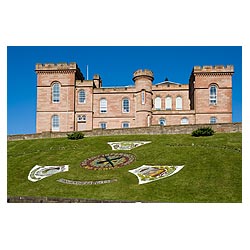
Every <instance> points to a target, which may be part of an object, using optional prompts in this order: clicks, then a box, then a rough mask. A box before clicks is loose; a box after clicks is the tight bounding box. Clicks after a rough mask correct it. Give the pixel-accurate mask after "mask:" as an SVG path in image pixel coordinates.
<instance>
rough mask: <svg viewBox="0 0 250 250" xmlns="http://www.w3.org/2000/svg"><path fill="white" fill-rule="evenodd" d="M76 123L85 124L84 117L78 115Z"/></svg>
mask: <svg viewBox="0 0 250 250" xmlns="http://www.w3.org/2000/svg"><path fill="white" fill-rule="evenodd" d="M77 121H78V122H86V115H78V116H77Z"/></svg>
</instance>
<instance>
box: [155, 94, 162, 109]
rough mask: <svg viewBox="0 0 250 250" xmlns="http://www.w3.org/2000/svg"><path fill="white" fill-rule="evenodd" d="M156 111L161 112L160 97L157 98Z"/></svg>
mask: <svg viewBox="0 0 250 250" xmlns="http://www.w3.org/2000/svg"><path fill="white" fill-rule="evenodd" d="M155 109H156V110H161V98H160V97H159V96H157V97H156V98H155Z"/></svg>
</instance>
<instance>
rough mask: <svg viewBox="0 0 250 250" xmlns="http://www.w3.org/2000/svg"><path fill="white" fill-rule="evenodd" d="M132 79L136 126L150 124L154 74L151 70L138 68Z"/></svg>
mask: <svg viewBox="0 0 250 250" xmlns="http://www.w3.org/2000/svg"><path fill="white" fill-rule="evenodd" d="M133 76H134V77H133V80H134V82H135V88H136V94H135V97H136V110H135V111H136V116H135V122H136V126H138V127H147V126H150V125H151V116H152V95H153V93H152V81H153V80H154V75H153V72H152V71H151V70H148V69H144V70H142V69H139V70H137V71H135V72H134V75H133Z"/></svg>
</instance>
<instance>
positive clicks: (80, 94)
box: [78, 89, 86, 104]
mask: <svg viewBox="0 0 250 250" xmlns="http://www.w3.org/2000/svg"><path fill="white" fill-rule="evenodd" d="M78 101H79V103H81V104H83V103H86V94H85V91H84V90H83V89H81V90H80V91H79V92H78Z"/></svg>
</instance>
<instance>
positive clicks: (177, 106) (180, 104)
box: [176, 96, 182, 110]
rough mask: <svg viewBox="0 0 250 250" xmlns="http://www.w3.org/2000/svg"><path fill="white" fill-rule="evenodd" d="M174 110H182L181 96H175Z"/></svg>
mask: <svg viewBox="0 0 250 250" xmlns="http://www.w3.org/2000/svg"><path fill="white" fill-rule="evenodd" d="M176 110H182V98H181V96H177V97H176Z"/></svg>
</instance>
